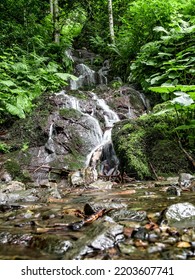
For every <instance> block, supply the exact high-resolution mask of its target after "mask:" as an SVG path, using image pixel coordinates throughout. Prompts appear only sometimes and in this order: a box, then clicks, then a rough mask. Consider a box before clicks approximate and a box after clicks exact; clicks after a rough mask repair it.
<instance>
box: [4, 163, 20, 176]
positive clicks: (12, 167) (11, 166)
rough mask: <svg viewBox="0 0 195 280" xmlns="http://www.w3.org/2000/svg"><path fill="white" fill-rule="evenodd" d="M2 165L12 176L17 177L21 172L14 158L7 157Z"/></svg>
mask: <svg viewBox="0 0 195 280" xmlns="http://www.w3.org/2000/svg"><path fill="white" fill-rule="evenodd" d="M4 166H5V168H6V170H7V171H8V172H9V173H10V174H11V176H12V177H13V178H16V177H19V176H20V175H21V174H22V173H21V168H20V165H19V163H18V162H17V161H15V160H14V159H8V160H7V161H6V163H5V165H4Z"/></svg>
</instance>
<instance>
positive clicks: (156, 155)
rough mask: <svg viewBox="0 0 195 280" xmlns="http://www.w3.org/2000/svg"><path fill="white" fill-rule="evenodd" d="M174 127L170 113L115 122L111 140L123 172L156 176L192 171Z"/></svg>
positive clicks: (136, 175) (141, 175)
mask: <svg viewBox="0 0 195 280" xmlns="http://www.w3.org/2000/svg"><path fill="white" fill-rule="evenodd" d="M174 128H175V120H174V118H173V117H171V116H170V117H169V116H167V115H166V116H165V115H154V114H149V115H143V116H141V117H139V118H137V119H133V120H124V121H121V122H118V123H116V124H115V126H114V128H113V130H112V141H113V145H114V148H115V152H116V154H117V157H118V158H119V161H120V166H121V171H122V173H123V172H125V173H127V174H128V175H129V176H133V177H136V178H139V179H148V178H155V179H156V177H157V176H167V175H171V174H179V173H180V172H190V171H192V169H193V166H192V164H191V162H190V161H189V159H187V157H186V155H185V154H184V153H183V151H182V150H181V149H180V147H179V144H178V142H177V140H176V137H175V134H174Z"/></svg>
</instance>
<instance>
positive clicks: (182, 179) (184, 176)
mask: <svg viewBox="0 0 195 280" xmlns="http://www.w3.org/2000/svg"><path fill="white" fill-rule="evenodd" d="M193 181H195V176H192V175H191V174H188V173H181V174H179V179H178V183H179V186H180V188H181V189H186V188H190V186H191V183H192V182H193Z"/></svg>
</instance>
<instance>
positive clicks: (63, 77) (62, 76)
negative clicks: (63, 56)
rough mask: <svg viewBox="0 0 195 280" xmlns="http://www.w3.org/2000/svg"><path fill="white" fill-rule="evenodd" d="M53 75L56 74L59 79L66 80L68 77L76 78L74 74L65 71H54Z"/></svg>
mask: <svg viewBox="0 0 195 280" xmlns="http://www.w3.org/2000/svg"><path fill="white" fill-rule="evenodd" d="M54 75H56V76H58V77H59V78H60V79H62V80H64V81H67V80H68V79H72V80H77V79H78V78H77V77H76V76H74V75H71V74H67V73H55V74H54Z"/></svg>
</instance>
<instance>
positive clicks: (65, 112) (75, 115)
mask: <svg viewBox="0 0 195 280" xmlns="http://www.w3.org/2000/svg"><path fill="white" fill-rule="evenodd" d="M59 114H60V116H61V117H63V118H65V119H77V120H78V119H79V118H80V117H81V113H80V112H79V111H78V110H75V109H73V108H70V109H67V108H64V109H61V110H60V111H59Z"/></svg>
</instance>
